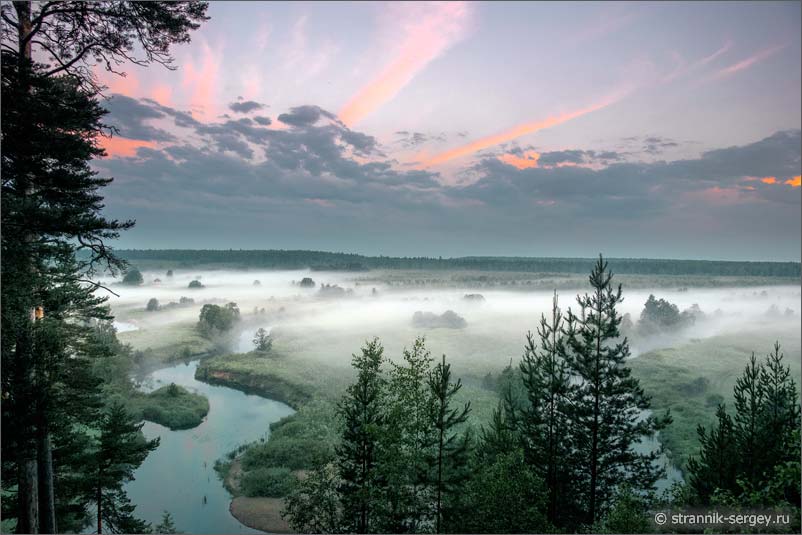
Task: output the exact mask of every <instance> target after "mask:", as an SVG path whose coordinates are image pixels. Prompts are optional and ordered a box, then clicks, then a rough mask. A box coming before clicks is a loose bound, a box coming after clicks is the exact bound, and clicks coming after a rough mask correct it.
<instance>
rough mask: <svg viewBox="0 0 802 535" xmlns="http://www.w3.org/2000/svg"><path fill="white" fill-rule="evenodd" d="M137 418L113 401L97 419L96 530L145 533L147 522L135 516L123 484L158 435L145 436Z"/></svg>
mask: <svg viewBox="0 0 802 535" xmlns="http://www.w3.org/2000/svg"><path fill="white" fill-rule="evenodd" d="M143 425H144V424H143V423H142V422H139V421H138V419H137V418H135V417H134V416H132V415H131V414H129V413H128V411H127V410H126V408H125V406H124V405H123V404H122V403H119V402H114V403H112V404H111V406H110V407H109V408H108V409H107V410H106V412H105V414H104V415H103V418H102V419H101V421H100V424H99V427H100V437H99V439H98V445H97V449H96V450H95V454H94V462H93V464H92V467H93V469H94V472H95V474H94V476H95V480H94V488H93V489H92V490H93V492H94V500H95V507H96V514H97V533H103V530H104V529H105V530H106V531H108V532H111V533H145V532H148V531H150V526H149V525H148V524H147V523H145V522H143V521H141V520H138V519H137V518H136V517H135V516H134V510H135V506H134V505H132V504H131V501H130V500H129V499H128V496H127V494H126V492H125V490H124V488H123V486H124V485H125V483H127V482H129V481H131V480H132V479H133V478H134V470H136V469H137V468H138V467H139V465H140V464H142V461H144V460H145V458H146V457H147V456H148V453H150V452H151V451H153V450H154V449H156V448H157V447H158V446H159V439H158V438H156V439H153V440H145V439H144V438H143V437H142V433H141V430H142V426H143Z"/></svg>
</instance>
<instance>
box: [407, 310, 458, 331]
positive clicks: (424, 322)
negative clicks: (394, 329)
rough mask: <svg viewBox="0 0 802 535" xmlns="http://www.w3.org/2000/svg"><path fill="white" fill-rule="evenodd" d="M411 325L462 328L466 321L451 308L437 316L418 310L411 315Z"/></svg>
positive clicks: (424, 327)
mask: <svg viewBox="0 0 802 535" xmlns="http://www.w3.org/2000/svg"><path fill="white" fill-rule="evenodd" d="M412 325H414V326H415V327H418V328H421V329H437V328H443V329H464V328H465V327H467V326H468V322H467V321H465V318H463V317H462V316H460V315H459V314H457V313H456V312H454V311H453V310H446V311H445V312H443V313H442V314H440V315H439V316H438V315H437V314H435V313H434V312H422V311H420V310H418V311H417V312H415V313H414V314H413V315H412Z"/></svg>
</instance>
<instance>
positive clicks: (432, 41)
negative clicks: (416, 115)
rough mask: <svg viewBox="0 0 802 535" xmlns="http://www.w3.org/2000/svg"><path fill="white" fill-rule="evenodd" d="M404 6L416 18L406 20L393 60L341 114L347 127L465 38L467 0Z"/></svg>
mask: <svg viewBox="0 0 802 535" xmlns="http://www.w3.org/2000/svg"><path fill="white" fill-rule="evenodd" d="M405 9H407V10H408V11H407V13H408V15H411V16H410V17H409V18H410V19H413V18H414V19H417V20H415V21H409V22H405V23H403V24H404V26H405V31H404V33H405V35H404V38H403V41H402V43H401V46H400V47H399V49H398V51H397V52H396V54H395V56H394V57H393V59H392V61H390V63H388V64H386V65H385V66H384V67H383V68H382V69H381V71H380V72H379V73H378V74H377V75H376V76H375V77H374V78H373V79H371V80H370V81H369V82H368V83H367V84H365V85H364V86H363V87H362V88H360V89H359V90H358V91H357V92H356V94H354V96H353V97H351V99H350V100H349V101H348V102H347V103H346V104H345V106H343V108H342V109H341V110H340V112H339V113H338V115H339V117H340V120H342V122H343V123H345V124H346V125H348V126H352V125H354V124H356V123H358V122H359V121H361V120H362V119H364V118H365V117H366V116H368V115H370V114H371V113H373V112H374V111H376V110H377V109H378V108H379V107H381V106H382V105H384V104H386V103H387V102H389V101H390V100H392V99H393V97H395V96H396V95H397V94H398V92H399V91H401V89H402V88H404V86H406V85H407V84H408V83H409V82H410V81H412V79H413V78H414V77H415V75H417V74H418V73H419V72H420V71H421V70H423V69H424V68H425V67H426V66H427V65H428V64H429V63H430V62H431V61H432V60H434V59H435V58H437V57H438V56H440V55H441V54H443V53H444V52H445V51H446V50H448V48H450V47H451V46H452V45H453V44H454V43H456V42H457V41H459V40H460V39H462V38H463V37H464V35H465V33H466V29H467V25H468V23H469V20H470V6H469V5H468V4H466V3H464V2H443V3H430V4H424V5H422V6H414V7H410V6H405ZM421 10H422V11H423V12H421Z"/></svg>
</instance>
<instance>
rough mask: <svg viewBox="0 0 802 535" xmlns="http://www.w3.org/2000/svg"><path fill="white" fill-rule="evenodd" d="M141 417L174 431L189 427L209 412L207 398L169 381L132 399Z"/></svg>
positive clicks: (195, 425)
mask: <svg viewBox="0 0 802 535" xmlns="http://www.w3.org/2000/svg"><path fill="white" fill-rule="evenodd" d="M133 404H134V406H135V407H136V408H138V409H139V410H140V411H141V413H142V417H143V418H144V419H145V420H148V421H149V422H154V423H157V424H160V425H163V426H165V427H168V428H170V429H171V430H173V431H175V430H176V429H191V428H193V427H197V426H198V425H200V424H201V422H203V419H204V418H205V417H206V415H207V414H208V413H209V400H208V399H206V397H205V396H202V395H200V394H194V393H192V392H190V391H188V390H187V389H186V388H184V387H181V386H178V385H176V384H175V383H171V384H169V385H167V386H163V387H161V388H159V389H157V390H154V391H153V392H151V393H149V394H142V395H140V396H137V397H136V398H135V399H134V400H133Z"/></svg>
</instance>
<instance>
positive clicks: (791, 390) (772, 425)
mask: <svg viewBox="0 0 802 535" xmlns="http://www.w3.org/2000/svg"><path fill="white" fill-rule="evenodd" d="M759 380H760V384H761V386H762V389H763V397H764V408H763V411H762V413H763V417H762V420H761V423H762V428H763V432H762V435H763V436H762V437H761V438H762V442H763V446H762V448H761V456H760V463H761V466H760V470H761V472H762V474H763V475H764V476H768V475H771V473H772V471H773V470H774V467H775V466H777V465H778V464H781V463H784V462H786V461H793V460H796V461H798V460H799V458H798V457H794V456H793V453H791V452H793V449H794V446H796V447H798V446H799V443H798V440H797V439H796V438H795V436H794V434H795V433H794V432H795V431H798V429H799V427H800V406H799V392H798V390H797V385H796V382H795V381H794V380H793V378H792V377H791V369H790V367H788V366H785V364H784V362H783V354H782V352H781V351H780V343H779V342H775V343H774V347H773V351H772V352H770V353H769V354H768V355H767V356H766V360H765V363H764V364H763V366H762V368H761V370H760V379H759Z"/></svg>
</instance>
